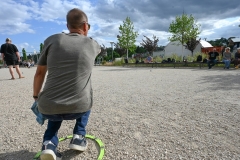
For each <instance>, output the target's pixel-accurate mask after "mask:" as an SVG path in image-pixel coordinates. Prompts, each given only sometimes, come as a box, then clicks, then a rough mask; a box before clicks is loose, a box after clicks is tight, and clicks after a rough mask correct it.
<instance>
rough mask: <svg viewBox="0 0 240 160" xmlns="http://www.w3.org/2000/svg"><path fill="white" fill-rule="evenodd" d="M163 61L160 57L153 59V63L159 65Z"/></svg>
mask: <svg viewBox="0 0 240 160" xmlns="http://www.w3.org/2000/svg"><path fill="white" fill-rule="evenodd" d="M162 61H163V58H161V57H160V56H156V57H154V58H153V62H157V63H160V62H162Z"/></svg>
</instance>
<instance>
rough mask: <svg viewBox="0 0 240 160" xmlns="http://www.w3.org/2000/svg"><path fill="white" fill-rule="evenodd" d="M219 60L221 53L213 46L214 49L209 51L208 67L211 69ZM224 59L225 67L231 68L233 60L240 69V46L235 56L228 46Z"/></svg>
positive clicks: (236, 67)
mask: <svg viewBox="0 0 240 160" xmlns="http://www.w3.org/2000/svg"><path fill="white" fill-rule="evenodd" d="M218 61H220V58H219V53H218V52H217V51H216V48H213V51H212V52H209V53H208V59H207V64H208V69H211V68H212V67H213V66H214V65H215V64H216V63H217V62H218ZM222 61H223V62H224V69H229V67H230V64H231V62H232V61H233V63H234V66H235V69H238V68H239V67H240V48H237V52H236V53H235V55H234V58H232V53H231V52H230V48H229V47H226V48H225V51H224V52H223V55H222Z"/></svg>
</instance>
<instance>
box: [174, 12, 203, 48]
mask: <svg viewBox="0 0 240 160" xmlns="http://www.w3.org/2000/svg"><path fill="white" fill-rule="evenodd" d="M169 32H170V33H172V36H171V37H169V40H170V41H171V42H174V41H179V42H180V43H181V44H182V52H183V45H184V44H186V43H187V42H188V41H190V40H191V39H196V38H197V37H198V35H199V34H200V25H199V24H197V23H196V22H195V19H194V17H193V16H192V15H189V16H188V15H187V14H184V13H183V14H182V15H181V16H176V18H175V20H174V21H172V23H171V24H170V26H169Z"/></svg>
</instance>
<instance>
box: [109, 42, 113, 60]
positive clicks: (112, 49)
mask: <svg viewBox="0 0 240 160" xmlns="http://www.w3.org/2000/svg"><path fill="white" fill-rule="evenodd" d="M110 43H111V46H112V63H113V43H114V42H110Z"/></svg>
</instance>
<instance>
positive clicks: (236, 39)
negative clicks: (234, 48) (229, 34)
mask: <svg viewBox="0 0 240 160" xmlns="http://www.w3.org/2000/svg"><path fill="white" fill-rule="evenodd" d="M231 40H232V41H233V42H240V38H231Z"/></svg>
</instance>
